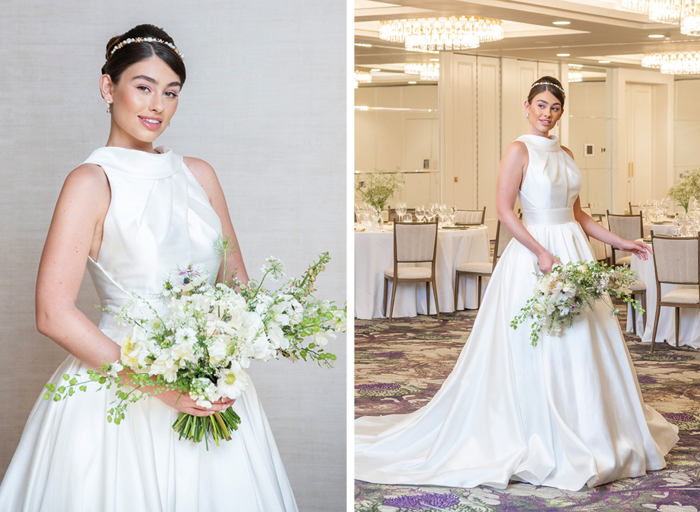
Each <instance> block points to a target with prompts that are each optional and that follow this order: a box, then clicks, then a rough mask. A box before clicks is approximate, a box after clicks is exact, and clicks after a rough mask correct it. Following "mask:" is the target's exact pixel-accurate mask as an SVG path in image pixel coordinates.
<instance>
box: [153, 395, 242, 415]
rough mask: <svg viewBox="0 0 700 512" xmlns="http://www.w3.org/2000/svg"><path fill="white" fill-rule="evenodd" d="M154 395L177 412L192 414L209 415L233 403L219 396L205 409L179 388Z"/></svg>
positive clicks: (223, 409)
mask: <svg viewBox="0 0 700 512" xmlns="http://www.w3.org/2000/svg"><path fill="white" fill-rule="evenodd" d="M154 396H155V397H156V398H157V399H158V400H160V401H161V402H163V403H164V404H165V405H168V406H170V407H172V408H173V409H175V410H177V411H179V412H184V413H187V414H191V415H192V416H209V415H210V414H214V413H215V412H217V411H219V412H220V411H225V410H226V409H228V408H229V407H231V406H232V405H233V402H235V400H231V399H230V398H221V399H219V400H217V401H216V402H212V403H211V407H210V408H209V409H207V408H206V407H200V406H199V405H197V402H195V401H194V400H192V398H190V395H189V393H183V392H182V391H180V390H179V389H175V390H172V391H163V392H161V393H157V394H156V395H154Z"/></svg>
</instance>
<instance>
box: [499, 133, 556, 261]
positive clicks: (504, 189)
mask: <svg viewBox="0 0 700 512" xmlns="http://www.w3.org/2000/svg"><path fill="white" fill-rule="evenodd" d="M528 162H529V155H528V152H527V147H526V146H525V144H524V143H522V142H519V141H515V142H511V143H510V144H509V145H508V148H507V149H506V152H505V154H504V155H503V158H502V159H501V163H500V165H499V167H498V183H497V185H496V209H497V211H498V220H500V221H501V223H502V224H503V225H504V226H505V227H506V228H508V230H509V231H510V232H511V233H512V235H513V237H514V238H515V239H516V240H517V241H518V242H520V243H521V244H523V245H524V246H525V247H527V248H528V249H529V250H530V251H531V252H532V253H533V254H534V255H535V256H536V257H537V264H538V265H539V267H540V270H541V271H542V272H543V273H545V274H546V273H547V272H549V271H550V270H552V267H553V266H554V264H555V263H556V262H557V261H558V260H557V259H556V258H555V257H554V256H552V254H550V253H549V252H548V251H547V250H546V249H545V248H544V247H542V245H541V244H540V243H539V242H538V241H537V240H535V238H534V237H533V236H532V235H531V234H530V232H529V231H528V230H527V229H526V228H525V226H524V225H523V223H522V222H521V221H520V219H518V216H517V215H515V212H514V211H513V208H514V207H515V200H516V198H517V197H518V192H519V191H520V185H521V183H522V181H523V178H524V176H525V171H526V170H527V165H528Z"/></svg>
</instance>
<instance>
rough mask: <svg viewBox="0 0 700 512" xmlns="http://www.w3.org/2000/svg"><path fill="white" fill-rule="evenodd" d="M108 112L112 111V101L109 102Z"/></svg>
mask: <svg viewBox="0 0 700 512" xmlns="http://www.w3.org/2000/svg"><path fill="white" fill-rule="evenodd" d="M107 113H108V114H111V113H112V104H111V103H107Z"/></svg>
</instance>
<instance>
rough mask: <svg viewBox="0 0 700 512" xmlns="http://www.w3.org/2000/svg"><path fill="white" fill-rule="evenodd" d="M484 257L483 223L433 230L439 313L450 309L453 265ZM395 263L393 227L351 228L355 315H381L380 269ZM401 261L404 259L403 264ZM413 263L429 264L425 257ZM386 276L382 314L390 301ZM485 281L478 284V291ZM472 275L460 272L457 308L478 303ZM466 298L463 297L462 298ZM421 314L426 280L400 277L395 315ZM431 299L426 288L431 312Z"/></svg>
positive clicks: (486, 257)
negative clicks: (409, 280) (378, 229)
mask: <svg viewBox="0 0 700 512" xmlns="http://www.w3.org/2000/svg"><path fill="white" fill-rule="evenodd" d="M473 261H489V230H488V228H487V227H486V226H477V227H470V228H469V229H463V230H452V229H450V230H447V229H444V230H443V229H440V230H438V240H437V255H436V259H435V274H436V275H435V278H436V281H437V292H438V301H439V303H440V312H441V313H451V312H453V311H454V278H455V269H456V267H457V266H458V265H460V264H462V263H466V262H473ZM393 265H394V233H393V231H391V230H389V229H387V230H384V231H382V232H360V233H357V232H356V233H355V317H357V318H360V319H363V320H367V319H371V318H383V317H384V315H383V314H382V303H383V298H384V270H385V269H387V268H389V267H391V266H393ZM402 265H406V263H404V264H402ZM416 265H424V266H430V263H418V264H416ZM391 286H392V285H391V282H390V283H389V291H388V299H387V316H388V314H389V307H390V306H391ZM483 290H485V283H483V284H482V293H483ZM476 293H477V281H476V277H474V278H465V277H463V278H461V279H460V291H459V298H458V302H457V309H464V308H465V307H466V308H470V309H474V308H476V307H477V296H476ZM465 298H466V299H465ZM419 313H420V314H423V315H424V314H426V300H425V284H423V283H401V284H400V285H399V287H398V288H397V290H396V300H395V303H394V315H393V316H394V317H407V316H409V317H411V316H416V315H417V314H419ZM435 313H436V310H435V300H434V299H433V292H432V290H431V291H430V314H435Z"/></svg>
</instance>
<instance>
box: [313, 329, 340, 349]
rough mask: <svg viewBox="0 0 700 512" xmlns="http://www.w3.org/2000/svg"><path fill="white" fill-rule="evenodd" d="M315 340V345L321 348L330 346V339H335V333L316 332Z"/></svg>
mask: <svg viewBox="0 0 700 512" xmlns="http://www.w3.org/2000/svg"><path fill="white" fill-rule="evenodd" d="M313 338H314V343H316V344H317V345H318V346H319V347H325V346H326V345H327V344H328V340H329V339H330V340H332V339H335V333H334V332H331V331H326V332H315V333H314V335H313Z"/></svg>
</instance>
